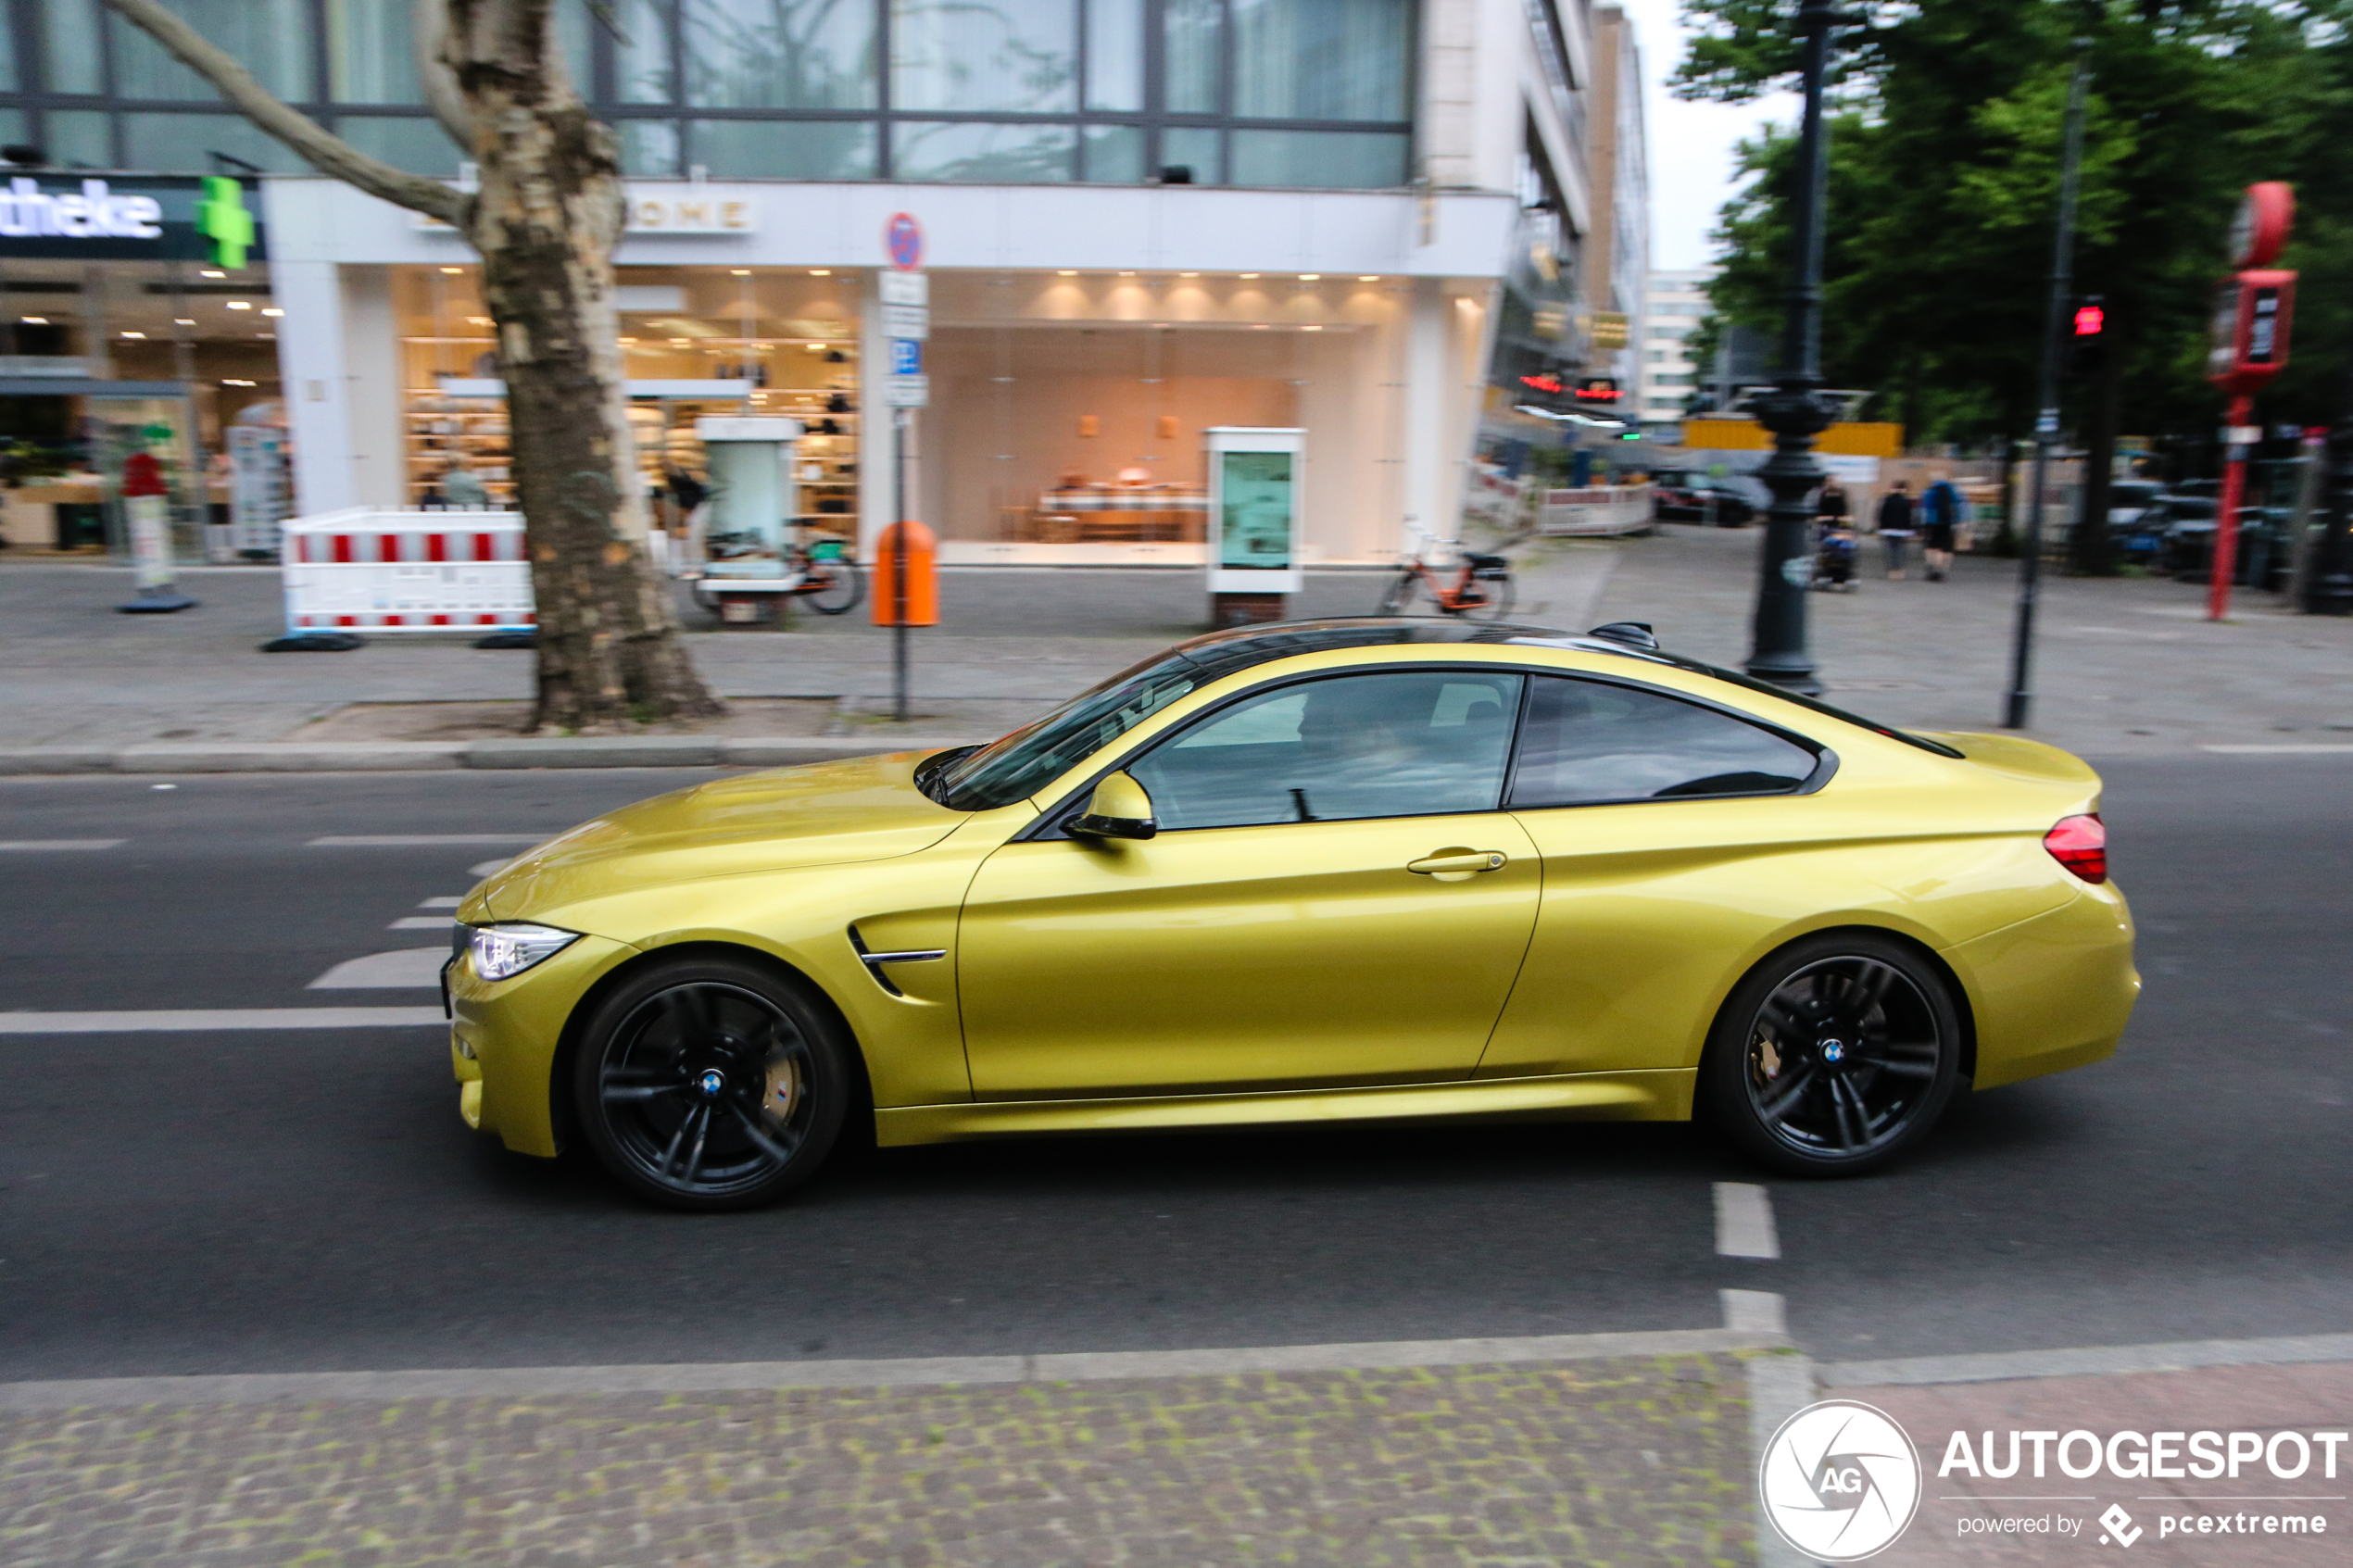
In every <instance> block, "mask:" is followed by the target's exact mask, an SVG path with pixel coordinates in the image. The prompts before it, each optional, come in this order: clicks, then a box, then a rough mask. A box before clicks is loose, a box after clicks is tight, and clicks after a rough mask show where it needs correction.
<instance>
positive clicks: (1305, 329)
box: [1299, 326, 1324, 332]
mask: <svg viewBox="0 0 2353 1568" xmlns="http://www.w3.org/2000/svg"><path fill="white" fill-rule="evenodd" d="M1299 330H1300V331H1301V332H1322V331H1323V330H1324V329H1323V328H1321V327H1315V326H1308V327H1302V328H1300V329H1299Z"/></svg>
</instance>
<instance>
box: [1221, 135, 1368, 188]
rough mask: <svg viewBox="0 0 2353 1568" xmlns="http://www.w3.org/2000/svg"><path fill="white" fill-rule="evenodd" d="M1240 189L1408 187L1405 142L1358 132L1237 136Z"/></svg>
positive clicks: (1236, 169) (1234, 176) (1236, 173)
mask: <svg viewBox="0 0 2353 1568" xmlns="http://www.w3.org/2000/svg"><path fill="white" fill-rule="evenodd" d="M1233 147H1234V167H1233V172H1232V174H1231V175H1230V176H1229V178H1230V179H1231V180H1232V181H1233V182H1234V183H1235V184H1237V185H1310V186H1322V187H1341V188H1360V189H1361V188H1377V187H1380V186H1389V185H1403V183H1405V138H1404V137H1403V136H1391V135H1384V134H1380V133H1378V132H1354V131H1242V130H1237V131H1235V132H1233Z"/></svg>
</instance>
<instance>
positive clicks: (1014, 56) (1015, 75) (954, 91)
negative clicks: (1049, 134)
mask: <svg viewBox="0 0 2353 1568" xmlns="http://www.w3.org/2000/svg"><path fill="white" fill-rule="evenodd" d="M1077 10H1078V8H1077V5H1076V0H1061V3H1060V4H1055V5H1033V6H1004V7H1001V8H1000V7H997V6H975V5H969V4H963V3H960V0H891V7H890V28H891V35H890V94H891V98H892V101H893V102H894V103H895V104H896V105H897V107H900V108H903V109H918V110H921V109H948V110H955V109H971V110H976V111H979V112H982V113H1006V114H1018V113H1022V112H1024V111H1027V112H1030V113H1038V112H1040V111H1042V112H1046V113H1067V112H1069V111H1071V110H1073V109H1076V107H1078V94H1077V75H1078V47H1077V46H1078V39H1077V31H1078V29H1077V21H1078V15H1077Z"/></svg>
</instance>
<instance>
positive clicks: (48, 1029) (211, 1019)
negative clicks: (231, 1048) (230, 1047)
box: [0, 1007, 447, 1035]
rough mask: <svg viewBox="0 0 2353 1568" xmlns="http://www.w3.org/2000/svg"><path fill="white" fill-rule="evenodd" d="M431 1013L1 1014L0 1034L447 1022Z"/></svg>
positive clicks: (172, 1011)
mask: <svg viewBox="0 0 2353 1568" xmlns="http://www.w3.org/2000/svg"><path fill="white" fill-rule="evenodd" d="M446 1022H447V1020H445V1019H444V1018H443V1017H442V1015H441V1010H440V1009H439V1008H437V1007H432V1008H177V1009H166V1010H159V1011H152V1012H0V1035H145V1034H153V1033H157V1032H159V1031H173V1032H179V1033H192V1032H211V1031H217V1030H232V1029H401V1028H422V1026H424V1025H425V1024H428V1023H432V1024H442V1023H446Z"/></svg>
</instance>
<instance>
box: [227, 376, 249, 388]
mask: <svg viewBox="0 0 2353 1568" xmlns="http://www.w3.org/2000/svg"><path fill="white" fill-rule="evenodd" d="M220 384H221V385H223V386H251V385H252V384H253V383H251V382H249V381H239V380H238V379H237V378H236V377H234V376H223V377H221V378H220Z"/></svg>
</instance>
